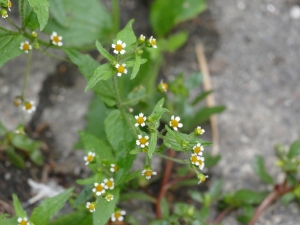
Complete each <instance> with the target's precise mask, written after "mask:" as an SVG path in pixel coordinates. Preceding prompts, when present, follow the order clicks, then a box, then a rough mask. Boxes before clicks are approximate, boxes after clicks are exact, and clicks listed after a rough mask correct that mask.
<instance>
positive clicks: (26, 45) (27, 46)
mask: <svg viewBox="0 0 300 225" xmlns="http://www.w3.org/2000/svg"><path fill="white" fill-rule="evenodd" d="M23 50H24V51H28V50H29V44H26V43H24V45H23Z"/></svg>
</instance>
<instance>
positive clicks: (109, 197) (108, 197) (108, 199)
mask: <svg viewBox="0 0 300 225" xmlns="http://www.w3.org/2000/svg"><path fill="white" fill-rule="evenodd" d="M105 198H106V200H107V201H110V200H112V198H113V195H106V196H105Z"/></svg>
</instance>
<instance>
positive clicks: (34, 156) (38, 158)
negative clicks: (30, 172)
mask: <svg viewBox="0 0 300 225" xmlns="http://www.w3.org/2000/svg"><path fill="white" fill-rule="evenodd" d="M29 158H30V159H31V160H32V162H34V163H35V164H37V165H42V164H43V162H44V160H43V155H42V153H41V151H40V150H39V149H35V150H34V151H33V152H30V153H29Z"/></svg>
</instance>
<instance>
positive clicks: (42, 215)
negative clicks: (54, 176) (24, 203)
mask: <svg viewBox="0 0 300 225" xmlns="http://www.w3.org/2000/svg"><path fill="white" fill-rule="evenodd" d="M72 191H73V188H70V189H68V190H66V191H64V192H63V193H61V194H59V195H57V196H55V197H52V198H48V199H46V200H44V201H43V202H42V203H41V204H40V205H39V206H38V207H36V208H35V209H34V210H33V212H32V214H31V217H30V221H31V222H32V223H34V224H39V225H46V224H48V222H49V220H50V218H51V217H52V216H54V215H55V214H56V213H57V212H58V211H59V210H60V209H61V208H62V207H63V206H64V204H65V202H66V201H67V200H68V199H69V197H70V195H71V193H72Z"/></svg>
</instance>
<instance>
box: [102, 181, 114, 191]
mask: <svg viewBox="0 0 300 225" xmlns="http://www.w3.org/2000/svg"><path fill="white" fill-rule="evenodd" d="M114 187H115V184H114V178H110V179H109V180H108V179H104V188H105V189H110V190H112V189H114Z"/></svg>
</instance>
